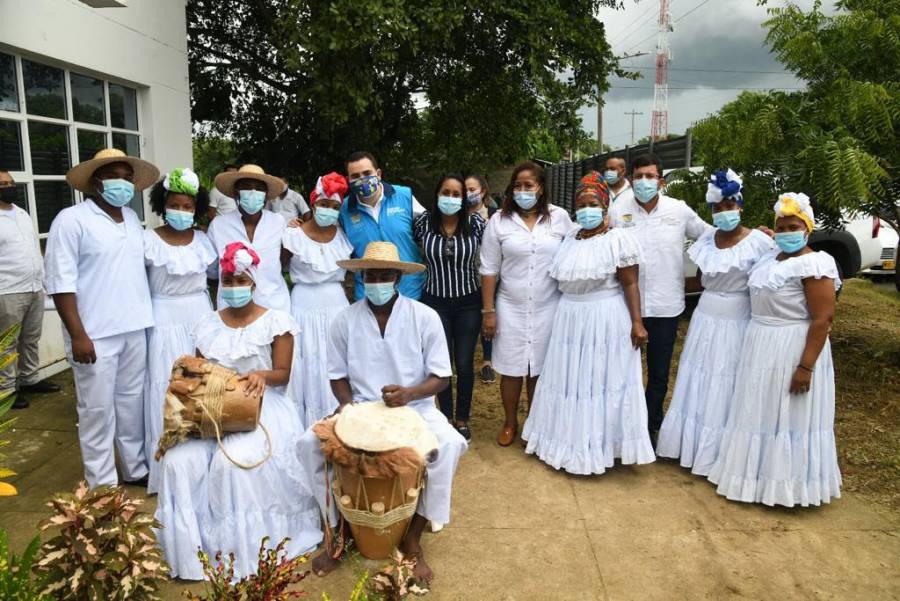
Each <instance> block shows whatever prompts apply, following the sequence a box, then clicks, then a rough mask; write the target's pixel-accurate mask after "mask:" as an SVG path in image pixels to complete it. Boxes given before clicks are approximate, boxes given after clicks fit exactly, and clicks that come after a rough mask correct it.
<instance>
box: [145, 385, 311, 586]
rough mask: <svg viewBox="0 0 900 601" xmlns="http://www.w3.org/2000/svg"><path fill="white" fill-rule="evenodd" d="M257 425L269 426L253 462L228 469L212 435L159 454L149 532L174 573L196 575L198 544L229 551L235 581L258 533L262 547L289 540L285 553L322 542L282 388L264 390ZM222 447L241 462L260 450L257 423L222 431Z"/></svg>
mask: <svg viewBox="0 0 900 601" xmlns="http://www.w3.org/2000/svg"><path fill="white" fill-rule="evenodd" d="M260 423H261V424H263V425H264V426H265V427H266V428H267V429H268V430H269V434H270V436H271V440H272V457H271V458H270V459H269V460H268V461H266V462H265V463H263V464H262V465H260V466H259V467H255V468H253V469H243V468H240V467H237V466H235V465H234V464H232V463H231V461H229V460H228V458H226V457H225V455H224V453H222V451H221V450H220V449H218V447H217V443H216V440H215V439H203V440H200V439H191V440H187V441H185V442H182V443H179V444H178V445H176V446H175V447H174V448H172V449H169V451H168V452H167V453H166V454H165V456H164V457H163V458H162V461H161V462H160V481H159V502H158V505H157V509H156V519H157V520H159V522H160V523H161V524H162V528H161V529H160V530H158V531H157V533H156V534H157V538H158V539H159V544H160V546H161V547H162V549H163V552H164V553H165V556H166V561H167V562H168V563H169V566H170V567H171V575H172V576H173V577H178V578H183V579H186V580H202V579H203V570H202V567H201V564H200V560H199V559H198V558H197V548H198V547H199V548H202V549H203V551H204V552H206V553H208V554H209V555H210V557H212V556H214V555H215V553H216V552H217V551H222V552H223V554H224V555H225V556H227V555H228V553H231V552H233V553H234V554H235V564H234V567H235V578H241V577H243V576H247V575H249V574H253V573H255V572H256V568H257V555H258V552H259V545H260V542H261V541H262V539H263V537H266V536H268V537H269V539H270V540H269V542H268V547H269V548H273V547H275V545H277V544H278V543H279V542H280V541H281V540H282V539H283V538H285V537H290V539H291V540H290V542H289V543H288V545H287V552H288V556H289V557H296V556H298V555H302V554H303V553H307V552H309V551H311V550H313V549H314V548H315V547H316V546H317V545H318V544H319V543H320V542H321V540H322V531H321V529H320V527H319V523H320V520H319V510H318V508H317V506H316V501H315V498H314V497H313V495H312V491H310V490H309V489H308V488H307V486H306V482H308V481H309V478H308V477H307V476H306V475H305V473H304V471H303V470H304V467H303V465H302V464H301V463H300V460H299V459H298V457H297V453H296V451H295V449H296V445H297V442H298V440H299V438H300V436H301V435H302V434H303V430H302V429H301V427H300V421H299V419H298V418H297V413H296V411H294V409H293V408H292V407H291V406H290V402H289V401H288V400H287V398H286V397H285V396H284V394H283V393H282V391H281V390H279V389H276V388H267V389H266V392H265V396H264V397H263V405H262V413H261V415H260ZM222 444H223V446H224V447H225V448H226V449H227V451H228V454H229V455H231V457H233V458H234V460H235V461H239V462H241V463H254V462H256V461H259V460H260V459H262V458H263V457H265V454H266V436H265V434H264V432H263V430H262V428H257V429H256V430H254V431H253V432H242V433H236V434H228V435H226V436H225V437H224V438H223V440H222Z"/></svg>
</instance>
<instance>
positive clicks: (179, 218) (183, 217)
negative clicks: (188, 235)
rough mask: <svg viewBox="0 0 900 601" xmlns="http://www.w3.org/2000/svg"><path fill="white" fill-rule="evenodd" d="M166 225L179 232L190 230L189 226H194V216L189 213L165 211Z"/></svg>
mask: <svg viewBox="0 0 900 601" xmlns="http://www.w3.org/2000/svg"><path fill="white" fill-rule="evenodd" d="M166 223H168V224H169V225H171V226H172V227H173V228H175V229H176V230H178V231H179V232H183V231H184V230H189V229H191V226H192V225H194V214H193V213H191V212H190V211H178V210H176V209H166Z"/></svg>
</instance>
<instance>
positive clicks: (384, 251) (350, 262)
mask: <svg viewBox="0 0 900 601" xmlns="http://www.w3.org/2000/svg"><path fill="white" fill-rule="evenodd" d="M337 264H338V267H343V268H344V269H346V270H348V271H362V270H364V269H396V270H397V271H401V272H403V273H418V272H420V271H425V266H424V265H422V264H420V263H410V262H409V261H401V260H400V253H399V252H398V251H397V247H396V246H394V245H393V244H391V243H390V242H369V245H368V246H366V252H365V253H364V254H363V257H362V259H345V260H343V261H338V262H337Z"/></svg>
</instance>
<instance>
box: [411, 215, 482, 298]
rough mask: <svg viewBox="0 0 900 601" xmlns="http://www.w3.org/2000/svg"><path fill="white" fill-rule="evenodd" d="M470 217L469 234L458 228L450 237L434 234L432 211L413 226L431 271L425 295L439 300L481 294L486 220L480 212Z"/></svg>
mask: <svg viewBox="0 0 900 601" xmlns="http://www.w3.org/2000/svg"><path fill="white" fill-rule="evenodd" d="M468 218H469V234H468V235H467V236H463V235H462V233H461V232H460V231H459V229H457V231H456V232H455V233H454V235H453V236H452V237H450V238H448V237H446V236H444V235H443V234H440V233H435V232H434V230H433V229H432V228H431V217H430V213H429V212H427V211H426V212H425V213H422V214H421V215H419V217H417V218H416V222H415V224H414V225H413V235H414V236H415V239H416V242H417V243H418V245H419V247H420V248H421V249H422V255H423V256H424V257H425V266H426V267H427V268H428V271H427V278H426V280H425V292H427V293H428V294H430V295H431V296H436V297H439V298H459V297H461V296H467V295H469V294H473V293H475V292H478V291H479V290H480V289H481V278H480V276H479V274H478V251H479V248H480V247H481V236H482V235H483V234H484V228H485V223H484V219H482V218H481V215H479V214H478V213H473V214H471V215H469V216H468Z"/></svg>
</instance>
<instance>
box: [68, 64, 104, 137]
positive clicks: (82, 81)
mask: <svg viewBox="0 0 900 601" xmlns="http://www.w3.org/2000/svg"><path fill="white" fill-rule="evenodd" d="M69 83H70V84H71V87H72V115H73V118H74V119H75V121H81V122H82V123H95V124H97V125H106V105H105V103H104V102H103V82H102V81H100V80H99V79H94V78H93V77H87V76H85V75H78V74H76V73H72V74H71V75H70V76H69Z"/></svg>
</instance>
